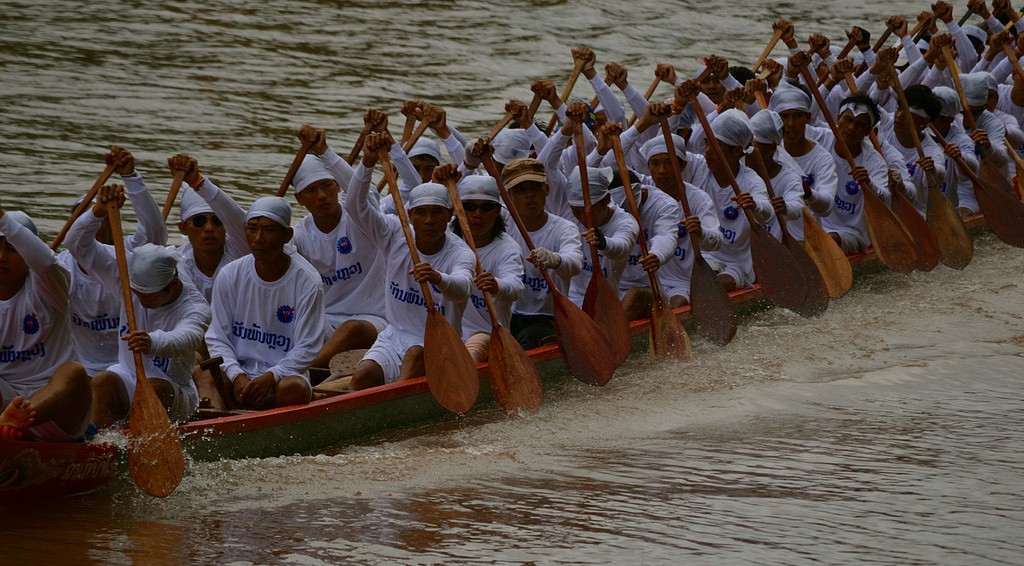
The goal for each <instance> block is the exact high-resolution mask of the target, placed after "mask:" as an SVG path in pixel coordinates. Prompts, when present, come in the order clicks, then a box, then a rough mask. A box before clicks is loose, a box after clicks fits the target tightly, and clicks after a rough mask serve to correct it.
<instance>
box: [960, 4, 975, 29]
mask: <svg viewBox="0 0 1024 566" xmlns="http://www.w3.org/2000/svg"><path fill="white" fill-rule="evenodd" d="M972 15H974V10H972V9H970V8H967V11H966V12H964V15H963V16H960V21H958V22H957V25H960V26H962V25H964V22H966V21H967V20H968V19H969V18H970V17H971V16H972Z"/></svg>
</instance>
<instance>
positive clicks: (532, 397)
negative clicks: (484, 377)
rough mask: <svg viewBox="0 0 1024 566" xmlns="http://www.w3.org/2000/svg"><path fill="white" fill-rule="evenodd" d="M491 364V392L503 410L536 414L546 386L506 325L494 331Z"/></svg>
mask: <svg viewBox="0 0 1024 566" xmlns="http://www.w3.org/2000/svg"><path fill="white" fill-rule="evenodd" d="M487 363H488V364H490V366H491V392H492V393H494V400H495V402H497V403H498V406H499V407H501V410H502V411H505V413H506V414H508V415H516V414H519V413H534V412H536V411H537V409H539V408H540V405H541V403H543V402H544V388H543V386H541V383H540V375H538V374H537V366H535V365H533V362H532V361H531V360H530V357H529V356H528V355H527V354H526V352H525V351H524V350H523V347H522V346H521V345H520V344H519V342H518V341H516V339H515V337H513V336H512V334H511V333H510V332H509V331H508V329H506V328H505V327H504V326H498V327H496V328H495V329H494V331H493V332H492V333H491V342H490V344H489V345H488V346H487Z"/></svg>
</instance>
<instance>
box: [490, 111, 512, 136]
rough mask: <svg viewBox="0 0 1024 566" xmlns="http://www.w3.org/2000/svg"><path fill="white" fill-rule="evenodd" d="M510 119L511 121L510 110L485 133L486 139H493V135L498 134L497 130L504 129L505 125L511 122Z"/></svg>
mask: <svg viewBox="0 0 1024 566" xmlns="http://www.w3.org/2000/svg"><path fill="white" fill-rule="evenodd" d="M511 121H512V113H511V112H506V113H505V116H504V117H503V118H502V119H501V120H499V121H498V123H497V124H495V125H494V127H493V128H491V131H490V132H488V133H487V137H488V139H492V140H493V139H494V136H496V135H498V133H499V132H501V131H502V130H504V129H505V126H507V125H508V123H509V122H511Z"/></svg>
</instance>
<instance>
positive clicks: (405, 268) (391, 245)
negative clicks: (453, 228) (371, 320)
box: [344, 163, 476, 340]
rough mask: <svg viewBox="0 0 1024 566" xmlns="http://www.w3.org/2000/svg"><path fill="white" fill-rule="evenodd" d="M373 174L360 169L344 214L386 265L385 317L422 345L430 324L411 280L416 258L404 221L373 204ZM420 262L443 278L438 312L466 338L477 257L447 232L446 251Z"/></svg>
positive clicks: (435, 290) (434, 291)
mask: <svg viewBox="0 0 1024 566" xmlns="http://www.w3.org/2000/svg"><path fill="white" fill-rule="evenodd" d="M370 174H371V171H370V170H369V169H366V168H365V167H363V165H362V163H360V164H359V166H358V167H356V170H355V174H354V175H353V179H352V186H351V188H350V190H349V191H348V193H347V194H346V195H345V203H344V209H345V212H346V213H347V214H348V215H349V216H350V217H351V218H352V221H353V223H354V224H355V225H356V226H357V227H359V228H360V229H361V230H362V231H363V232H364V233H366V234H367V235H368V236H369V237H370V239H371V240H372V241H373V242H374V244H376V245H377V247H378V248H379V249H380V251H381V254H382V256H383V257H384V258H385V261H386V262H387V264H386V267H385V273H384V293H385V295H384V309H383V310H384V318H386V319H387V320H388V324H389V325H391V326H392V327H395V329H396V331H397V332H402V333H404V334H406V335H410V336H418V337H419V338H420V340H422V337H423V332H424V330H425V328H426V324H427V309H426V308H425V306H424V305H425V304H426V297H424V296H423V293H422V290H421V286H420V284H419V283H417V282H416V280H415V279H414V278H413V276H412V275H410V274H409V272H410V271H412V268H413V262H412V257H411V256H410V254H409V247H408V245H407V244H406V241H405V235H404V234H403V230H402V225H401V221H400V220H399V219H398V217H397V216H395V215H391V214H386V213H383V212H381V211H380V210H378V209H377V208H376V207H375V206H373V205H372V204H371V203H370V197H369V193H370ZM419 255H420V261H424V262H427V263H429V264H430V265H431V266H432V267H433V268H434V269H435V270H437V271H438V272H439V273H440V274H441V281H440V283H438V284H437V285H434V284H430V285H429V287H430V291H431V297H432V299H433V301H434V305H435V307H436V308H437V310H438V311H439V312H440V313H441V314H442V315H443V316H444V317H445V318H446V319H447V320H448V322H450V323H451V325H452V327H454V328H455V331H456V332H458V333H459V334H460V335H461V333H462V313H463V311H464V310H465V308H466V301H467V300H468V299H469V295H470V289H471V287H472V285H473V277H474V275H475V272H476V257H475V256H474V255H473V251H472V250H470V249H469V246H468V245H466V243H465V242H463V241H462V239H461V238H459V237H458V236H456V235H455V234H452V233H451V232H448V233H446V234H445V241H444V246H443V247H442V248H441V250H440V251H438V252H437V253H435V254H432V255H428V254H424V253H422V252H421V253H420V254H419Z"/></svg>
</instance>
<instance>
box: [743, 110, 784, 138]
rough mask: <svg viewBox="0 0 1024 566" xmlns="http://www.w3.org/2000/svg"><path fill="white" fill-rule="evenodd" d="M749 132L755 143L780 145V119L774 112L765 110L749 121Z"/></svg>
mask: <svg viewBox="0 0 1024 566" xmlns="http://www.w3.org/2000/svg"><path fill="white" fill-rule="evenodd" d="M750 130H751V131H752V132H753V133H754V141H756V142H757V143H773V144H780V143H782V117H781V116H779V113H778V112H776V111H774V110H769V109H767V108H765V109H764V110H761V111H759V112H758V113H757V114H754V117H753V118H751V119H750Z"/></svg>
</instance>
